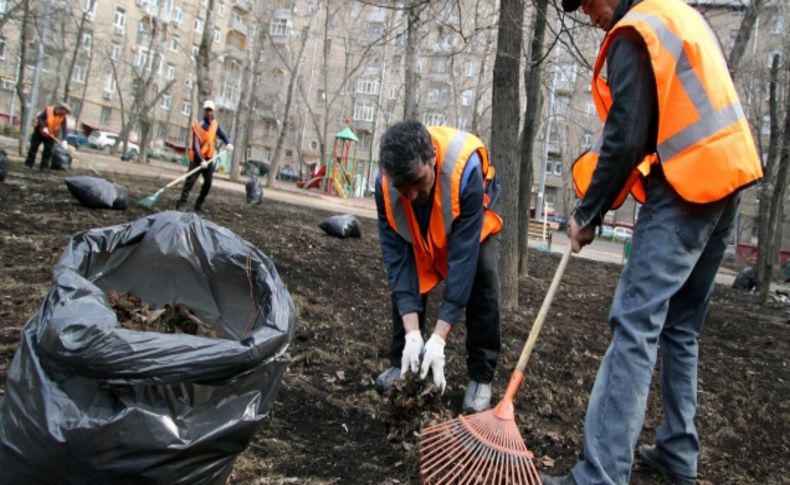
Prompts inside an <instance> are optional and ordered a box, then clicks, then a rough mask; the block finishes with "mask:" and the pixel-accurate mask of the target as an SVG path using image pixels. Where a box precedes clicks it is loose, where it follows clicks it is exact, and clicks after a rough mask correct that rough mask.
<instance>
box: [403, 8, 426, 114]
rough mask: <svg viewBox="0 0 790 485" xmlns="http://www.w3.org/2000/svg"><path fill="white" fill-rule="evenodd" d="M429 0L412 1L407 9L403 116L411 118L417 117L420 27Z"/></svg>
mask: <svg viewBox="0 0 790 485" xmlns="http://www.w3.org/2000/svg"><path fill="white" fill-rule="evenodd" d="M426 5H428V2H427V1H424V0H419V1H415V2H413V3H411V4H410V5H409V6H408V7H407V10H406V15H407V24H406V56H405V60H406V84H405V86H406V90H405V92H404V95H403V118H404V119H407V120H410V119H416V118H417V90H418V89H419V86H420V84H419V77H418V76H417V69H416V66H417V45H418V35H419V29H420V23H421V22H420V14H421V13H422V11H423V9H424V8H425V6H426Z"/></svg>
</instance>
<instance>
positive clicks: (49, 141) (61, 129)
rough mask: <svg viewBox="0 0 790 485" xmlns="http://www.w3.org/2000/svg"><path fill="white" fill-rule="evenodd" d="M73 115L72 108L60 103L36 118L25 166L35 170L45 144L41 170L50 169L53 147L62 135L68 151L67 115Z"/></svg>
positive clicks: (48, 107)
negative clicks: (40, 147) (40, 151)
mask: <svg viewBox="0 0 790 485" xmlns="http://www.w3.org/2000/svg"><path fill="white" fill-rule="evenodd" d="M69 113H71V108H70V107H69V105H68V104H66V103H58V104H56V105H54V106H47V107H46V108H45V109H44V111H42V112H41V114H39V115H38V117H37V118H36V121H35V124H34V125H33V133H32V134H31V135H30V148H28V150H27V158H25V166H26V167H28V168H33V166H34V165H35V164H36V155H37V154H38V147H39V145H41V144H42V143H43V144H44V151H43V152H42V153H41V170H48V169H49V160H50V159H51V158H52V145H53V144H54V143H55V142H56V141H57V140H58V135H60V137H61V139H62V140H63V141H61V143H62V144H63V148H65V149H68V147H69V145H68V142H67V141H66V135H67V134H68V130H67V128H68V122H67V121H66V115H68V114H69Z"/></svg>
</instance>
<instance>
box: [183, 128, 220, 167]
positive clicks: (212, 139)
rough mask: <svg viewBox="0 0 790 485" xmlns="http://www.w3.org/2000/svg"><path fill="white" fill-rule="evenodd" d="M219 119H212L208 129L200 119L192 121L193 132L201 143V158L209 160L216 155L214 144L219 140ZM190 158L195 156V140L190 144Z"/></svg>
mask: <svg viewBox="0 0 790 485" xmlns="http://www.w3.org/2000/svg"><path fill="white" fill-rule="evenodd" d="M218 127H219V124H218V123H217V120H211V123H210V124H209V125H208V129H207V130H204V129H203V126H202V125H201V124H200V122H199V121H195V122H194V123H192V134H193V136H194V138H195V139H196V140H197V141H198V144H199V145H200V158H202V159H203V160H208V159H210V158H211V157H212V156H214V145H215V144H216V142H217V128H218ZM189 158H190V159H194V158H195V140H194V139H193V140H192V143H191V144H190V145H189Z"/></svg>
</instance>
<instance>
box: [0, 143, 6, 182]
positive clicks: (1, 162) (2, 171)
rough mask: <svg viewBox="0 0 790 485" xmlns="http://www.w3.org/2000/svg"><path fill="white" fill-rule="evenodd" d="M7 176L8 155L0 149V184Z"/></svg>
mask: <svg viewBox="0 0 790 485" xmlns="http://www.w3.org/2000/svg"><path fill="white" fill-rule="evenodd" d="M6 175H8V153H6V151H5V150H3V149H2V148H0V182H2V181H4V180H5V177H6Z"/></svg>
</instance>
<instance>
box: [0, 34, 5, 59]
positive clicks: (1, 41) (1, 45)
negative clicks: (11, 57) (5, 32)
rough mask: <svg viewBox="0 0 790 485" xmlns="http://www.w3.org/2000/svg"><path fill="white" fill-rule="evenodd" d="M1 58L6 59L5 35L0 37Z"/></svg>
mask: <svg viewBox="0 0 790 485" xmlns="http://www.w3.org/2000/svg"><path fill="white" fill-rule="evenodd" d="M0 59H5V37H0Z"/></svg>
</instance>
